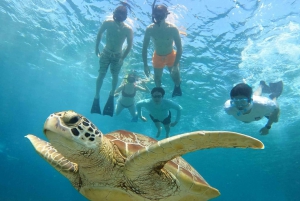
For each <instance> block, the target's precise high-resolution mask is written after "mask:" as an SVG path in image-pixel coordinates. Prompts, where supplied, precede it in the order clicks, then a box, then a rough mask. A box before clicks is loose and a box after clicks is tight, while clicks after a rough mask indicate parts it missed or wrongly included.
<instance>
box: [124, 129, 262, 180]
mask: <svg viewBox="0 0 300 201" xmlns="http://www.w3.org/2000/svg"><path fill="white" fill-rule="evenodd" d="M207 148H253V149H263V148H264V145H263V143H262V142H261V141H259V140H257V139H255V138H253V137H250V136H247V135H243V134H240V133H234V132H228V131H196V132H191V133H186V134H181V135H177V136H173V137H170V138H166V139H164V140H161V141H158V142H157V143H154V144H152V145H150V146H149V147H146V148H144V149H141V150H140V151H138V152H136V153H135V154H133V155H132V156H131V157H130V159H129V160H128V161H127V162H126V165H125V166H126V174H127V176H128V177H129V178H131V179H135V178H136V177H138V176H139V175H141V174H145V173H147V172H149V171H151V170H153V169H156V168H159V167H160V168H162V167H163V164H165V163H166V162H168V161H169V160H172V159H173V158H175V157H177V156H181V155H183V154H185V153H188V152H192V151H196V150H199V149H207Z"/></svg>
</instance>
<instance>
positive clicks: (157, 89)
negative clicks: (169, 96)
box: [151, 87, 165, 96]
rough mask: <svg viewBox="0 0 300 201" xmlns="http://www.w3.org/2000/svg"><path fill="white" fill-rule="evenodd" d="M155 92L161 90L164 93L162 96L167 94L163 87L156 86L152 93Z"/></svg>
mask: <svg viewBox="0 0 300 201" xmlns="http://www.w3.org/2000/svg"><path fill="white" fill-rule="evenodd" d="M154 92H159V93H161V94H162V96H164V95H165V90H164V89H163V88H162V87H154V88H153V89H152V90H151V95H153V94H154Z"/></svg>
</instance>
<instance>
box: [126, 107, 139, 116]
mask: <svg viewBox="0 0 300 201" xmlns="http://www.w3.org/2000/svg"><path fill="white" fill-rule="evenodd" d="M128 110H129V112H130V114H131V116H132V117H135V116H136V115H137V113H136V110H135V105H132V106H131V107H130V108H128Z"/></svg>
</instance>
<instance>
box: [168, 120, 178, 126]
mask: <svg viewBox="0 0 300 201" xmlns="http://www.w3.org/2000/svg"><path fill="white" fill-rule="evenodd" d="M177 123H178V122H177V121H174V122H173V123H171V124H170V126H171V127H174V126H176V124H177Z"/></svg>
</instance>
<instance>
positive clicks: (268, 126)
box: [259, 107, 280, 135]
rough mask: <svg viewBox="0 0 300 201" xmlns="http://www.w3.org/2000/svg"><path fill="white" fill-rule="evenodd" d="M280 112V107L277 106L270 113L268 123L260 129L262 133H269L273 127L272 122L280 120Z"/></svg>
mask: <svg viewBox="0 0 300 201" xmlns="http://www.w3.org/2000/svg"><path fill="white" fill-rule="evenodd" d="M279 112H280V109H279V107H277V108H276V109H275V110H274V111H273V112H272V113H271V114H270V116H269V119H268V122H267V124H266V125H265V126H264V127H263V128H262V129H260V131H259V132H260V134H261V135H267V134H268V133H269V130H270V129H271V126H272V124H273V123H274V122H278V118H279Z"/></svg>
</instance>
